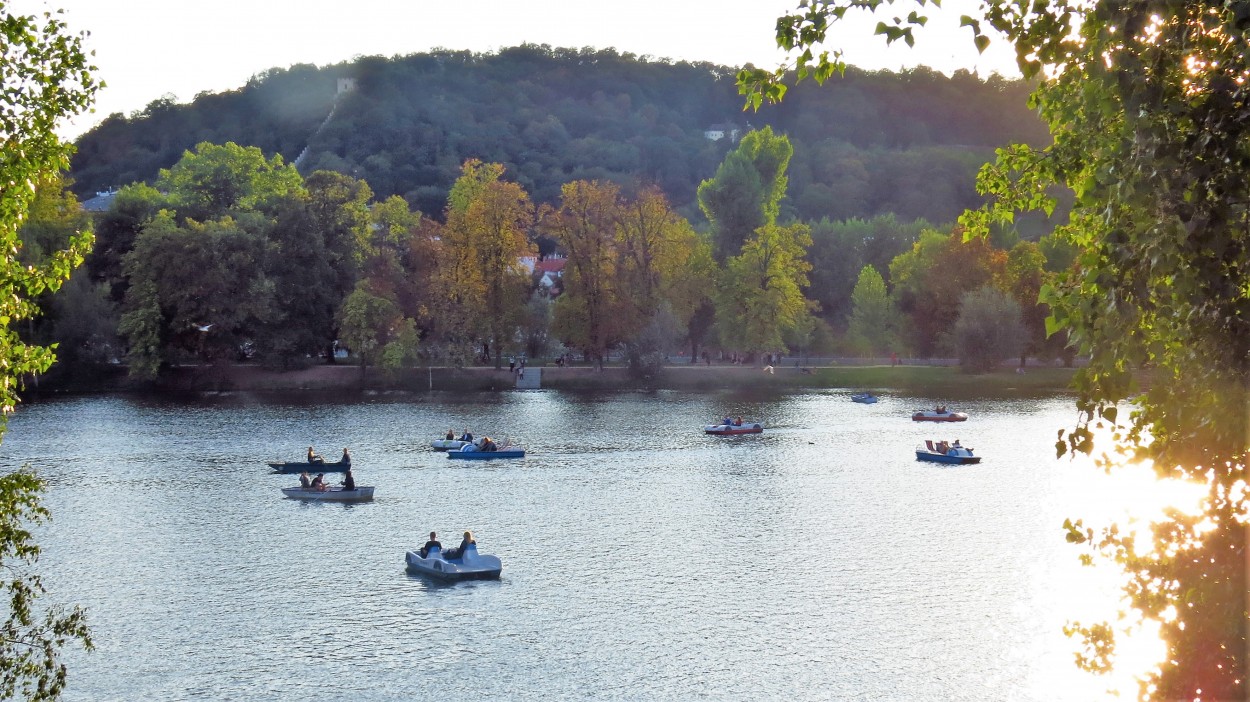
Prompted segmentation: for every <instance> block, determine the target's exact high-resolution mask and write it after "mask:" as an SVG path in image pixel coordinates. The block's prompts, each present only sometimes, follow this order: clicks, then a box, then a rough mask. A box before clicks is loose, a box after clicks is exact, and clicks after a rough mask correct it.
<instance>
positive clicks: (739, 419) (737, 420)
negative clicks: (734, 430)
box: [734, 417, 742, 427]
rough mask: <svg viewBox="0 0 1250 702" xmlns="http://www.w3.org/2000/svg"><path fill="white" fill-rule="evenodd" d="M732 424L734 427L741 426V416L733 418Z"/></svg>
mask: <svg viewBox="0 0 1250 702" xmlns="http://www.w3.org/2000/svg"><path fill="white" fill-rule="evenodd" d="M734 426H735V427H740V426H742V417H738V418H737V419H735V420H734Z"/></svg>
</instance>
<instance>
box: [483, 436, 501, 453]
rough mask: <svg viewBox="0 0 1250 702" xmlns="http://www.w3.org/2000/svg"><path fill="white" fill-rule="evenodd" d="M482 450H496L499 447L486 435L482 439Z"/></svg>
mask: <svg viewBox="0 0 1250 702" xmlns="http://www.w3.org/2000/svg"><path fill="white" fill-rule="evenodd" d="M482 450H483V451H498V450H499V447H498V446H496V445H495V441H494V440H493V439H491V438H490V437H489V436H487V437H485V438H483V439H482Z"/></svg>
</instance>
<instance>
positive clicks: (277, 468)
mask: <svg viewBox="0 0 1250 702" xmlns="http://www.w3.org/2000/svg"><path fill="white" fill-rule="evenodd" d="M269 467H270V468H273V472H275V473H303V472H304V471H308V472H309V473H346V472H347V470H348V469H349V468H351V467H352V464H351V463H350V462H348V463H343V462H341V461H340V462H338V463H309V462H308V461H299V462H298V463H270V464H269Z"/></svg>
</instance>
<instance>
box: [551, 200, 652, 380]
mask: <svg viewBox="0 0 1250 702" xmlns="http://www.w3.org/2000/svg"><path fill="white" fill-rule="evenodd" d="M619 221H620V189H619V188H617V186H616V185H614V184H612V183H600V182H587V181H574V182H572V183H567V184H566V185H565V186H564V187H563V188H562V189H561V198H560V207H559V209H553V210H549V211H547V212H546V213H545V216H544V217H543V231H545V232H546V233H547V234H548V235H549V236H551V237H553V238H554V239H555V240H556V241H557V242H558V243H559V245H560V248H562V249H563V250H564V251H565V252H566V253H567V254H568V263H567V264H565V267H564V276H563V283H564V293H563V294H561V295H560V297H559V298H558V299H557V300H556V302H555V313H554V319H553V329H552V330H553V332H554V333H555V335H556V336H557V337H559V338H560V339H561V340H562V341H564V343H565V344H568V345H569V346H573V347H576V348H579V349H582V351H583V352H585V354H586V355H587V356H588V357H589V358H590V359H591V360H592V361H593V362H594V364H595V367H596V368H598V369H600V370H602V369H603V361H604V358H605V357H606V355H607V352H608V349H610V348H611V347H612V346H614V345H615V344H617V343H618V342H620V341H621V340H622V338H623V331H624V329H623V326H622V325H623V323H624V322H625V321H626V320H625V319H624V310H625V305H624V302H623V299H622V297H621V293H620V290H619V289H618V287H617V285H618V283H619V279H618V270H617V266H618V264H619V260H618V259H619V256H618V255H617V228H618V226H619ZM644 287H645V286H644Z"/></svg>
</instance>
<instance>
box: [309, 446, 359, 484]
mask: <svg viewBox="0 0 1250 702" xmlns="http://www.w3.org/2000/svg"><path fill="white" fill-rule="evenodd" d="M344 450H346V449H344ZM340 484H341V485H342V486H343V489H344V490H355V489H356V476H354V475H352V469H351V468H348V469H347V472H346V473H345V474H344V475H343V482H342V483H340ZM299 486H300V487H302V488H304V489H305V490H317V491H320V492H325V491H326V490H329V489H330V486H329V485H327V484H326V474H325V473H318V474H317V475H315V476H313V477H311V478H309V477H308V471H304V472H303V473H300V474H299Z"/></svg>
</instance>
